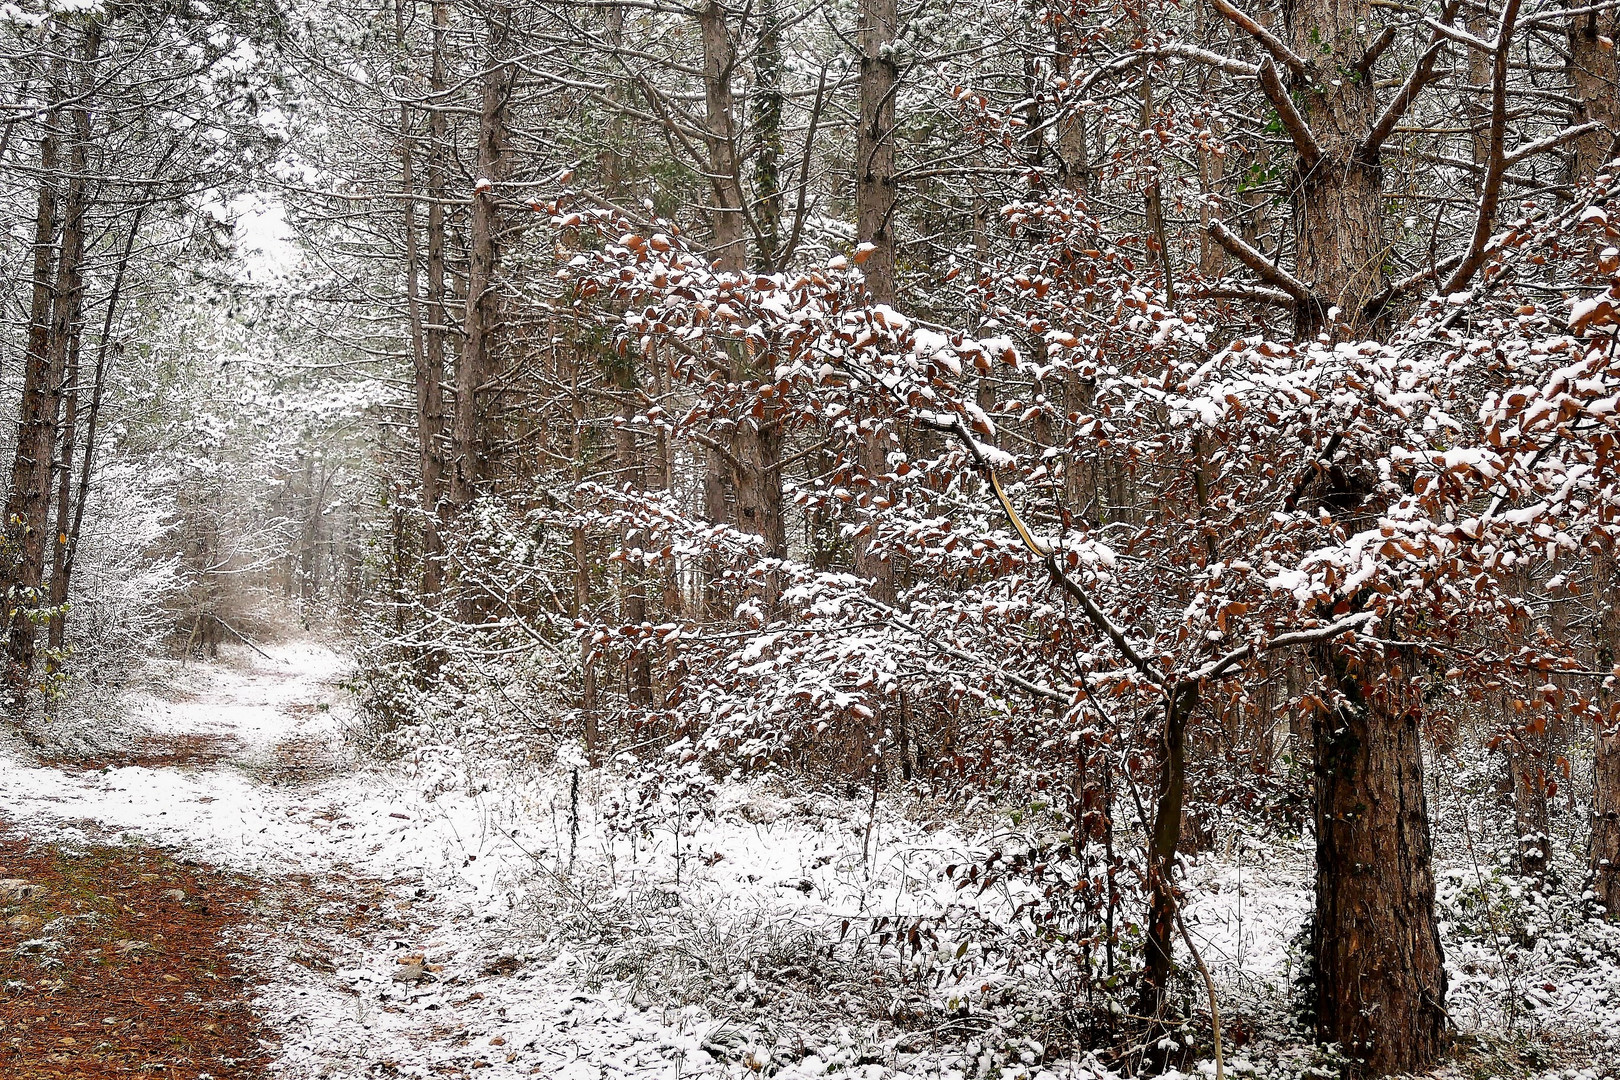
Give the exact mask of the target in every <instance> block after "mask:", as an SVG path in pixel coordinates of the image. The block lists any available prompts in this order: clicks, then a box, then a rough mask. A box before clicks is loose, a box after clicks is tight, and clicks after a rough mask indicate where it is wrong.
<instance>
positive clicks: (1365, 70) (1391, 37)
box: [1356, 26, 1395, 79]
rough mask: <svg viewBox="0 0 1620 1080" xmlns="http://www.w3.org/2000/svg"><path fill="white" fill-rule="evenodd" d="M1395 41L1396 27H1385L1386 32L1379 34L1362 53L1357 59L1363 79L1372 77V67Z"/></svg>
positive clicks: (1357, 66) (1358, 69)
mask: <svg viewBox="0 0 1620 1080" xmlns="http://www.w3.org/2000/svg"><path fill="white" fill-rule="evenodd" d="M1394 43H1395V27H1394V26H1386V27H1384V32H1383V33H1381V34H1379V35H1378V37H1377V38H1376V39H1375V40H1374V41H1373V43H1372V44H1371V45H1369V46H1367V51H1366V52H1364V53H1362V54H1361V59H1360V60H1357V61H1356V71H1357V72H1359V73H1360V75H1361V77H1362V78H1363V79H1367V78H1371V77H1372V69H1373V68H1374V67H1375V66H1376V65H1377V63H1378V60H1379V58H1380V57H1382V56H1383V55H1384V51H1385V50H1386V49H1388V48H1389V47H1390V46H1391V45H1393V44H1394Z"/></svg>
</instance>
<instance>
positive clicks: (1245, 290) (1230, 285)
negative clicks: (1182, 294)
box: [1187, 281, 1294, 307]
mask: <svg viewBox="0 0 1620 1080" xmlns="http://www.w3.org/2000/svg"><path fill="white" fill-rule="evenodd" d="M1187 296H1188V297H1189V298H1191V299H1193V300H1248V301H1249V302H1251V303H1255V304H1273V305H1276V306H1277V307H1293V306H1294V298H1293V297H1292V296H1290V295H1289V294H1288V293H1285V292H1283V291H1282V290H1281V289H1268V288H1266V287H1265V286H1263V285H1244V284H1241V283H1239V282H1233V281H1217V282H1214V283H1213V284H1210V285H1198V286H1193V287H1192V288H1190V289H1188V290H1187Z"/></svg>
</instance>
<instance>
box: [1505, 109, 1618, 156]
mask: <svg viewBox="0 0 1620 1080" xmlns="http://www.w3.org/2000/svg"><path fill="white" fill-rule="evenodd" d="M1608 129H1609V125H1608V124H1605V123H1604V122H1603V121H1602V120H1588V121H1587V122H1586V123H1584V124H1577V125H1576V126H1574V127H1571V128H1565V129H1564V130H1563V131H1560V132H1558V133H1557V134H1555V135H1548V136H1547V137H1546V138H1545V139H1537V140H1536V141H1535V142H1532V143H1525V144H1524V145H1523V146H1521V147H1519V148H1518V149H1517V150H1515V151H1513V153H1511V154H1509V155H1507V157H1506V158H1505V159H1504V161H1503V164H1505V165H1513V164H1517V163H1518V162H1520V161H1523V160H1524V159H1525V158H1527V157H1530V156H1531V155H1532V154H1542V153H1546V152H1547V151H1548V150H1552V149H1555V148H1556V147H1559V146H1562V145H1564V144H1565V143H1567V142H1570V141H1571V140H1573V139H1578V138H1580V137H1581V136H1582V135H1585V134H1587V133H1589V132H1593V131H1607V130H1608Z"/></svg>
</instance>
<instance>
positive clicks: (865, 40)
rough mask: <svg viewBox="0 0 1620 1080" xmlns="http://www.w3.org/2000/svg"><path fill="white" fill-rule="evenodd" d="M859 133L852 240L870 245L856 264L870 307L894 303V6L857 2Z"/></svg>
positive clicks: (892, 0)
mask: <svg viewBox="0 0 1620 1080" xmlns="http://www.w3.org/2000/svg"><path fill="white" fill-rule="evenodd" d="M860 20H861V22H860V27H859V31H858V33H857V35H856V43H857V45H858V46H859V48H860V50H861V56H860V69H861V71H860V108H861V116H860V127H859V129H858V130H857V133H856V138H855V238H856V241H857V242H858V243H860V244H870V245H872V247H871V250H870V252H869V253H868V254H867V256H866V261H865V262H863V263H862V264H861V269H862V270H863V271H864V272H865V274H866V291H867V292H869V293H870V294H871V296H872V300H873V302H874V303H878V304H892V303H893V302H894V267H895V261H894V254H895V252H894V209H895V199H896V194H897V193H896V191H895V176H894V97H895V84H896V83H897V82H898V81H899V78H900V72H899V68H898V66H897V65H896V64H895V56H894V50H895V35H896V33H897V31H898V28H899V24H900V6H899V3H898V2H897V0H861V3H860Z"/></svg>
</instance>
